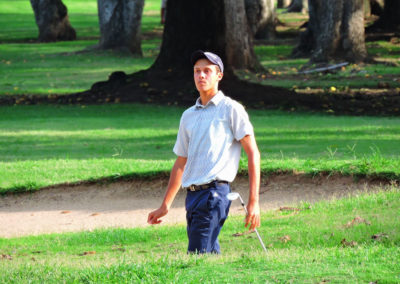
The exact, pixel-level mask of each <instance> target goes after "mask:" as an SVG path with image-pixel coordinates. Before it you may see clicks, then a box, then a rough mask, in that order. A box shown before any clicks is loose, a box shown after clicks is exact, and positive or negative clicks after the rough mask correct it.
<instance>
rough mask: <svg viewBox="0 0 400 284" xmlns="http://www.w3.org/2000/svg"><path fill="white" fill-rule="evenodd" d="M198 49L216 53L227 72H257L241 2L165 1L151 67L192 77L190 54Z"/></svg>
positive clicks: (258, 66)
mask: <svg viewBox="0 0 400 284" xmlns="http://www.w3.org/2000/svg"><path fill="white" fill-rule="evenodd" d="M183 11H184V12H183ZM197 49H202V50H208V51H213V52H215V53H217V54H218V55H219V56H220V57H221V58H222V60H223V61H224V65H225V70H226V72H229V71H230V70H231V69H249V70H257V69H260V64H259V62H258V60H257V58H256V56H255V53H254V50H253V42H252V36H251V34H250V33H249V30H248V25H247V20H246V14H245V5H244V0H241V1H230V0H203V1H187V0H168V13H167V18H166V22H165V29H164V33H163V41H162V45H161V50H160V54H159V55H158V58H157V60H156V62H155V63H154V65H153V67H152V68H164V69H165V68H166V69H173V70H182V71H184V72H189V74H190V76H192V72H193V71H192V66H191V65H190V55H191V54H192V53H193V51H195V50H197ZM226 72H225V73H226Z"/></svg>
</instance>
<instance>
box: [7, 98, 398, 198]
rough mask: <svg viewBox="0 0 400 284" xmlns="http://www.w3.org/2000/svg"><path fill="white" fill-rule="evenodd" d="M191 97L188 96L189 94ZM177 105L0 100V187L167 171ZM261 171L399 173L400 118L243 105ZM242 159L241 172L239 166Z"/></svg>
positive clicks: (171, 157)
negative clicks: (14, 102)
mask: <svg viewBox="0 0 400 284" xmlns="http://www.w3.org/2000/svg"><path fill="white" fill-rule="evenodd" d="M193 99H194V98H193ZM183 110H184V109H183V108H179V107H166V106H165V107H164V106H150V105H136V104H133V105H129V104H124V105H119V104H114V105H99V106H96V105H90V106H78V105H77V106H46V105H42V106H41V105H36V106H2V107H0V157H1V160H0V172H1V173H2V174H1V176H0V191H1V192H6V191H25V190H35V189H39V188H40V187H43V186H48V185H54V184H60V183H71V182H79V181H84V180H96V179H102V178H104V177H106V178H109V179H115V178H121V177H132V176H142V177H144V176H147V177H149V176H154V175H160V174H166V173H168V172H169V171H170V169H171V166H172V164H173V161H174V159H175V155H174V154H173V152H172V148H173V145H174V143H175V139H176V134H177V130H178V126H179V119H180V116H181V114H182V112H183ZM249 114H250V119H251V121H252V122H253V124H254V128H255V131H256V139H257V141H258V145H259V148H260V151H261V153H262V171H263V172H264V173H265V174H266V173H271V172H277V171H282V170H283V171H289V172H292V171H296V172H304V173H310V174H316V173H320V172H327V173H341V174H346V175H368V176H375V175H377V176H381V177H387V178H394V179H395V178H396V179H398V178H399V176H400V159H399V152H398V149H399V148H400V119H399V118H390V117H385V118H382V117H348V116H340V117H335V116H328V115H321V114H298V113H297V114H295V113H285V112H279V111H261V110H249ZM246 165H247V162H246V158H245V157H243V158H242V160H241V166H240V169H241V171H244V172H245V171H246V168H247V166H246Z"/></svg>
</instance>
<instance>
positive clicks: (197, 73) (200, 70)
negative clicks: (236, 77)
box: [194, 58, 223, 92]
mask: <svg viewBox="0 0 400 284" xmlns="http://www.w3.org/2000/svg"><path fill="white" fill-rule="evenodd" d="M222 75H223V74H222V73H221V72H220V70H219V67H218V66H217V65H215V64H213V63H211V62H210V61H209V60H208V59H205V58H202V59H199V60H197V62H196V64H195V65H194V83H195V84H196V88H197V90H198V91H199V92H207V91H210V90H218V83H219V81H221V79H222Z"/></svg>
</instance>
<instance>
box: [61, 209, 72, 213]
mask: <svg viewBox="0 0 400 284" xmlns="http://www.w3.org/2000/svg"><path fill="white" fill-rule="evenodd" d="M69 213H71V211H69V210H64V211H61V214H69Z"/></svg>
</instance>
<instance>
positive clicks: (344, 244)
mask: <svg viewBox="0 0 400 284" xmlns="http://www.w3.org/2000/svg"><path fill="white" fill-rule="evenodd" d="M340 243H341V244H342V245H343V247H355V246H356V245H357V242H355V241H350V242H348V241H346V239H343V240H342V241H341V242H340Z"/></svg>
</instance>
